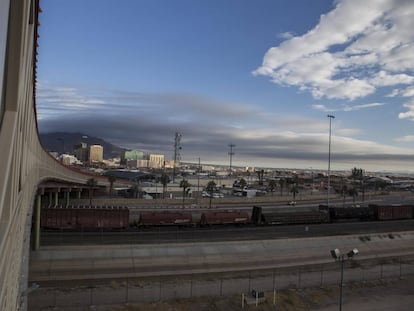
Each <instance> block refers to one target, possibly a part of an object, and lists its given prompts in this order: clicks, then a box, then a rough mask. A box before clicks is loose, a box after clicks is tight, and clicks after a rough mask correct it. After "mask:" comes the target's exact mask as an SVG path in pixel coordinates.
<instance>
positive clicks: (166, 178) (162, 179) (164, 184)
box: [160, 173, 171, 199]
mask: <svg viewBox="0 0 414 311" xmlns="http://www.w3.org/2000/svg"><path fill="white" fill-rule="evenodd" d="M170 181H171V180H170V176H168V175H167V174H165V173H164V174H162V175H161V177H160V182H161V184H162V197H163V199H165V189H166V188H167V185H168V183H169V182H170Z"/></svg>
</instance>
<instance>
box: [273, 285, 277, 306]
mask: <svg viewBox="0 0 414 311" xmlns="http://www.w3.org/2000/svg"><path fill="white" fill-rule="evenodd" d="M273 305H274V306H275V305H276V289H274V288H273Z"/></svg>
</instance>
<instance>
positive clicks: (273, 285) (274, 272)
mask: <svg viewBox="0 0 414 311" xmlns="http://www.w3.org/2000/svg"><path fill="white" fill-rule="evenodd" d="M275 285H276V283H275V269H273V290H275Z"/></svg>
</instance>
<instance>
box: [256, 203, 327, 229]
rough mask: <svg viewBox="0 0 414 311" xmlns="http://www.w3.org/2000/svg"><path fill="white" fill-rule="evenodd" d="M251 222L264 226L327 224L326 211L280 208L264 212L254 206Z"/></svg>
mask: <svg viewBox="0 0 414 311" xmlns="http://www.w3.org/2000/svg"><path fill="white" fill-rule="evenodd" d="M252 222H253V223H255V224H266V225H288V224H312V223H327V222H329V213H328V211H327V210H312V209H309V208H304V209H296V208H281V209H278V210H277V209H276V210H275V209H274V210H271V211H264V210H263V208H262V207H260V206H254V207H253V211H252Z"/></svg>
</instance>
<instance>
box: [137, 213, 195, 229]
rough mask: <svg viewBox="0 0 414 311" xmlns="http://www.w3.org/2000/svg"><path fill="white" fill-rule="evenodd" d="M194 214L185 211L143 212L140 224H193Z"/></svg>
mask: <svg viewBox="0 0 414 311" xmlns="http://www.w3.org/2000/svg"><path fill="white" fill-rule="evenodd" d="M192 223H193V216H192V214H191V213H183V212H169V211H160V212H142V213H141V215H140V220H139V224H140V225H142V226H168V225H191V224H192Z"/></svg>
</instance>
